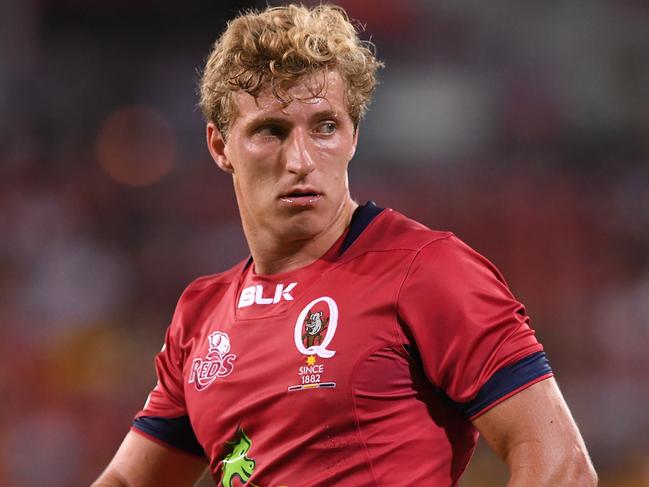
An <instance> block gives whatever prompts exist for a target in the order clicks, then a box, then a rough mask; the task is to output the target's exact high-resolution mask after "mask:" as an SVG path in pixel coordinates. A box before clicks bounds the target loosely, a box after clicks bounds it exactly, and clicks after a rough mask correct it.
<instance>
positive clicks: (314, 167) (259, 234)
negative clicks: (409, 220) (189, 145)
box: [207, 71, 358, 274]
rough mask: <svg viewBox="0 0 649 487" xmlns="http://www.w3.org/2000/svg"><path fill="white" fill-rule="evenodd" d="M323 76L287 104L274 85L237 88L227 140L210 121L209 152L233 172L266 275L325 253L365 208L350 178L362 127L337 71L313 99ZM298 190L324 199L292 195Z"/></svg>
mask: <svg viewBox="0 0 649 487" xmlns="http://www.w3.org/2000/svg"><path fill="white" fill-rule="evenodd" d="M321 80H322V77H321V76H316V77H313V78H311V79H308V80H306V82H302V83H300V84H298V85H296V86H295V87H294V88H293V89H292V90H290V91H289V94H290V95H292V96H293V97H294V98H295V99H296V100H295V101H293V102H291V103H290V104H289V105H288V106H284V105H282V103H281V102H279V101H278V100H277V99H276V98H275V97H274V96H273V95H272V93H271V92H270V90H265V91H263V92H262V93H261V94H260V96H259V97H258V98H257V100H255V98H253V97H252V96H251V95H249V94H247V93H245V92H236V93H235V94H234V97H235V103H236V106H237V108H238V109H237V112H238V114H239V115H238V116H237V118H236V120H235V121H234V123H233V124H232V126H231V127H230V129H229V131H228V134H227V139H225V138H224V137H223V135H222V134H221V133H220V132H219V130H218V129H217V128H216V126H215V125H214V124H213V123H208V125H207V145H208V148H209V150H210V153H211V155H212V157H213V158H214V160H215V162H216V164H217V165H218V167H219V168H221V169H222V170H223V171H225V172H227V173H229V174H231V175H232V181H233V184H234V192H235V195H236V198H237V203H238V205H239V212H240V214H241V221H242V224H243V230H244V233H245V235H246V239H247V241H248V245H249V247H250V252H251V254H252V257H253V260H254V263H255V271H256V272H257V273H259V274H276V273H280V272H286V271H290V270H293V269H296V268H299V267H303V266H305V265H308V264H309V263H311V262H313V261H315V260H316V259H318V258H319V257H320V256H322V254H324V253H325V252H326V251H327V249H329V247H331V245H333V243H334V242H335V241H336V240H337V239H338V237H339V236H340V235H341V234H342V233H343V231H344V230H345V228H346V227H347V226H348V225H349V222H350V220H351V217H352V214H353V212H354V210H355V209H356V207H357V206H358V205H357V204H356V203H355V202H354V201H353V200H352V199H351V197H350V194H349V183H348V178H347V167H348V165H349V161H350V160H351V158H352V157H353V155H354V152H355V150H356V143H357V141H358V131H357V130H355V127H354V123H353V122H352V120H351V118H350V116H349V114H348V112H347V109H346V105H345V100H344V84H343V81H342V79H341V77H340V75H339V74H338V73H337V72H336V71H331V72H329V73H327V77H326V87H325V92H324V93H323V94H322V96H321V97H317V98H311V99H309V98H310V97H311V96H312V95H311V93H312V92H313V86H312V85H311V83H317V82H321ZM304 99H307V101H298V100H304ZM226 140H227V141H226ZM299 190H308V191H309V192H315V193H317V194H318V197H317V198H312V199H309V198H306V199H305V198H290V197H286V195H287V194H290V193H292V192H294V191H299Z"/></svg>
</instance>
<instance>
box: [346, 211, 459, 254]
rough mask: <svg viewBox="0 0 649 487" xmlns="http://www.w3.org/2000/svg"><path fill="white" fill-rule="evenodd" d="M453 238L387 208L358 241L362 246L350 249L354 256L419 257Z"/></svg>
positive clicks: (447, 233)
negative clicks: (408, 253)
mask: <svg viewBox="0 0 649 487" xmlns="http://www.w3.org/2000/svg"><path fill="white" fill-rule="evenodd" d="M451 237H453V234H452V233H451V232H447V231H439V230H431V229H430V228H428V227H427V226H426V225H424V224H422V223H419V222H417V221H415V220H413V219H411V218H408V217H407V216H405V215H403V214H401V213H399V212H398V211H395V210H393V209H391V208H385V209H384V210H383V211H381V213H380V214H379V215H378V216H377V217H376V218H375V219H374V220H373V221H372V222H371V223H370V224H369V225H368V227H367V228H366V229H365V231H364V232H363V233H362V235H361V236H360V237H359V238H358V245H355V246H354V247H352V248H350V251H351V252H350V254H359V253H364V252H372V251H375V252H381V251H390V250H395V251H398V250H401V251H412V252H413V253H416V252H418V251H419V250H421V249H423V248H424V247H426V246H427V245H428V244H430V243H431V242H435V241H437V240H444V239H448V238H451Z"/></svg>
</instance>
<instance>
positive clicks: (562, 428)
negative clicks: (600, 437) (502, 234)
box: [95, 6, 596, 487]
mask: <svg viewBox="0 0 649 487" xmlns="http://www.w3.org/2000/svg"><path fill="white" fill-rule="evenodd" d="M379 67H380V62H379V61H377V60H376V58H375V57H374V55H373V53H372V51H371V50H370V49H369V48H368V45H366V44H364V43H362V42H361V41H359V39H358V37H357V34H356V32H355V30H354V28H353V27H352V25H351V24H350V23H349V21H348V19H347V17H346V15H345V13H344V12H343V11H342V10H341V9H339V8H335V7H330V6H320V7H315V8H313V9H307V8H305V7H298V6H289V7H281V8H271V9H267V10H266V11H264V12H262V13H259V14H258V13H248V14H246V15H243V16H240V17H238V18H237V19H235V20H234V21H232V22H231V23H230V24H229V25H228V29H227V30H226V32H225V33H224V34H223V35H222V36H221V38H220V39H219V40H218V41H217V43H216V44H215V47H214V50H213V51H212V53H211V55H210V57H209V60H208V62H207V66H206V69H205V72H204V75H203V79H202V87H201V89H202V97H201V105H202V108H203V110H204V112H205V114H206V117H207V119H208V123H207V143H208V147H209V151H210V153H211V155H212V157H213V158H214V160H215V161H216V164H217V165H218V167H219V168H220V169H222V170H223V171H225V172H227V173H229V174H231V176H232V179H233V183H234V189H235V194H236V197H237V202H238V206H239V211H240V214H241V221H242V224H243V229H244V232H245V235H246V239H247V241H248V244H249V247H250V253H251V258H250V259H247V260H246V261H244V262H241V263H240V264H238V265H237V266H235V267H234V268H232V269H230V270H229V271H227V272H224V273H222V274H218V275H214V276H207V277H203V278H200V279H198V280H196V281H195V282H193V283H192V284H190V286H189V287H188V288H187V289H186V291H185V292H184V294H183V295H182V297H181V299H180V301H179V303H178V307H177V309H176V312H175V314H174V318H173V321H172V324H171V325H170V327H169V329H168V331H167V336H166V340H165V345H164V347H163V348H162V351H161V352H160V354H159V355H158V356H157V358H156V369H157V373H158V384H157V385H156V387H155V388H154V390H153V391H152V393H151V395H150V396H149V399H148V400H147V403H146V404H145V406H144V409H143V410H142V411H141V412H140V413H139V414H138V415H137V416H136V419H135V421H134V423H133V428H132V430H131V432H129V433H128V435H127V436H126V439H125V440H124V442H123V444H122V446H121V447H120V448H119V450H118V452H117V454H116V456H115V458H114V459H113V461H112V462H111V463H110V465H109V466H108V468H107V469H106V471H105V472H104V473H103V474H102V475H101V477H100V478H99V479H98V481H97V482H96V484H95V485H97V486H99V485H105V486H125V485H126V486H149V485H150V486H183V485H192V484H193V483H194V482H195V481H196V480H197V479H198V478H199V477H200V476H201V475H202V473H203V471H204V469H205V468H206V467H209V469H210V471H211V473H212V475H213V477H214V479H215V480H216V481H217V482H220V483H221V484H222V485H225V486H232V485H244V484H245V485H257V486H280V485H286V486H291V487H293V486H312V485H322V486H333V485H348V486H354V487H356V486H364V485H388V486H397V485H433V486H452V485H456V483H457V482H458V479H459V477H460V476H461V474H462V472H463V470H464V469H465V467H466V465H467V463H468V461H469V459H470V457H471V454H472V453H473V450H474V447H475V443H476V440H477V436H478V433H477V432H478V431H479V432H480V433H482V434H483V435H484V437H485V438H486V440H487V442H488V443H489V444H490V445H491V447H492V448H493V449H494V450H495V452H496V453H497V454H498V455H500V457H501V458H502V459H503V460H504V461H505V462H506V463H507V464H508V466H509V468H510V471H511V480H510V484H509V485H511V486H528V485H529V486H535V487H539V486H562V485H565V486H571V487H574V486H582V485H583V486H590V485H595V484H596V478H595V474H594V471H593V469H592V466H591V464H590V461H589V459H588V456H587V453H586V449H585V446H584V443H583V441H582V439H581V437H580V434H579V432H578V430H577V427H576V425H575V423H574V421H573V419H572V418H571V415H570V413H569V411H568V408H567V407H566V405H565V403H564V401H563V399H562V397H561V394H560V392H559V390H558V388H557V386H556V383H555V381H554V379H553V378H552V372H551V369H550V367H549V365H548V362H547V360H546V358H545V355H544V353H543V351H542V347H541V345H540V344H539V343H538V342H537V341H536V339H535V337H534V332H533V331H532V330H531V329H530V328H529V326H528V318H527V316H526V315H525V312H524V309H523V307H522V305H521V304H520V303H518V302H517V301H516V300H515V299H514V298H513V296H512V295H511V293H510V292H509V290H508V288H507V286H506V284H505V282H504V280H503V278H502V277H501V275H500V274H499V273H498V271H497V270H496V269H495V268H494V267H493V266H492V265H491V264H490V263H489V262H488V261H487V260H485V259H484V258H483V257H481V256H480V255H478V254H477V253H476V252H474V251H473V250H471V249H470V248H469V247H467V246H466V245H465V244H463V243H462V242H460V241H459V240H458V239H457V238H456V237H455V236H453V235H452V234H450V233H444V232H435V231H432V230H429V229H428V228H426V227H424V226H423V225H420V224H418V223H416V222H414V221H412V220H409V219H407V218H406V217H404V216H403V215H400V214H399V213H397V212H395V211H392V210H388V209H385V210H383V209H381V208H379V207H377V206H376V205H375V204H373V203H368V204H366V205H364V206H359V205H358V204H357V203H356V202H354V201H353V200H352V198H351V197H350V193H349V187H348V181H347V166H348V164H349V161H350V160H351V158H352V157H353V155H354V151H355V148H356V144H357V141H358V133H359V121H360V119H361V118H362V116H363V113H364V112H365V109H366V107H367V105H368V103H369V101H370V98H371V94H372V92H373V90H374V86H375V73H376V70H377V69H378V68H379Z"/></svg>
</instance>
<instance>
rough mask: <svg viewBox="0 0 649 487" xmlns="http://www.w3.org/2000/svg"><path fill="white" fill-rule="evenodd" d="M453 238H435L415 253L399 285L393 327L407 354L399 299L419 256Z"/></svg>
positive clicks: (449, 236) (450, 235) (447, 236)
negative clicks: (435, 245) (433, 245)
mask: <svg viewBox="0 0 649 487" xmlns="http://www.w3.org/2000/svg"><path fill="white" fill-rule="evenodd" d="M453 236H454V235H453V234H452V233H448V234H446V235H443V236H439V237H437V238H435V239H434V240H431V241H430V242H427V243H426V244H425V245H423V246H422V247H421V248H419V249H417V250H416V251H415V255H414V256H413V257H412V260H411V261H410V264H408V269H407V271H406V274H405V275H404V276H403V279H402V281H401V283H400V284H399V287H398V289H397V293H396V299H395V302H394V317H393V318H394V319H393V326H394V332H395V334H396V336H397V338H398V339H399V342H400V344H401V347H402V348H403V350H404V351H405V352H406V353H407V352H408V350H407V348H406V344H405V343H404V342H403V340H402V338H401V334H399V330H400V329H401V326H400V324H399V299H400V297H401V291H402V290H403V287H404V286H405V284H406V281H407V280H408V278H409V277H410V276H411V271H412V268H413V265H414V263H415V261H416V260H417V257H419V255H420V254H421V253H422V252H423V251H424V250H425V249H427V248H428V247H429V246H430V245H432V244H434V243H437V242H439V241H441V240H448V239H450V238H451V237H453ZM402 331H403V330H402ZM415 345H416V344H415V343H413V346H415ZM424 374H425V375H426V377H428V374H426V371H425V370H424ZM428 380H429V381H430V377H428ZM431 383H432V381H431Z"/></svg>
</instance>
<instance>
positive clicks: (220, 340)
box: [187, 331, 237, 391]
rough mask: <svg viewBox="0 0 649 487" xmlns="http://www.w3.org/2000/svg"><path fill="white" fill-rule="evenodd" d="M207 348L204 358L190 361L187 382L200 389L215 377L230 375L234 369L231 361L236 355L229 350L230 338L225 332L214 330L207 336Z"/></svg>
mask: <svg viewBox="0 0 649 487" xmlns="http://www.w3.org/2000/svg"><path fill="white" fill-rule="evenodd" d="M207 341H208V343H209V347H210V348H209V350H208V352H207V356H206V357H205V360H203V359H200V358H195V359H194V361H193V362H192V368H191V372H190V374H189V380H188V381H187V383H188V384H194V385H195V386H196V389H197V390H199V391H202V390H203V389H205V388H206V387H207V386H209V385H210V384H211V383H212V382H214V381H215V380H216V379H217V378H222V377H226V376H228V375H230V374H231V373H232V370H233V369H234V365H233V362H234V360H235V359H236V358H237V356H236V355H235V354H233V353H228V352H229V351H230V338H229V337H228V335H227V333H223V332H220V331H215V332H214V333H212V334H211V335H210V336H208V337H207Z"/></svg>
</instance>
